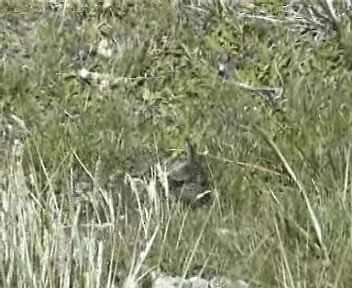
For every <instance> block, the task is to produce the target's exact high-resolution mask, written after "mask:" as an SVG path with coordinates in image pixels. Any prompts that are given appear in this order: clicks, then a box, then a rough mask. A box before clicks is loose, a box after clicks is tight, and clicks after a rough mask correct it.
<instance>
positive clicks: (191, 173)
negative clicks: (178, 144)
mask: <svg viewBox="0 0 352 288" xmlns="http://www.w3.org/2000/svg"><path fill="white" fill-rule="evenodd" d="M186 148H187V156H186V158H184V159H181V160H179V161H177V162H175V163H174V164H173V165H172V166H171V167H170V169H169V173H168V178H169V181H170V180H171V182H179V183H182V182H197V183H200V184H204V183H205V182H206V173H205V170H204V167H203V165H202V164H201V163H199V162H198V161H197V159H196V152H195V147H194V146H193V144H192V142H191V140H190V139H189V138H186Z"/></svg>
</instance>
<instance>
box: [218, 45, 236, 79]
mask: <svg viewBox="0 0 352 288" xmlns="http://www.w3.org/2000/svg"><path fill="white" fill-rule="evenodd" d="M215 66H216V70H217V74H218V76H220V77H221V78H223V79H224V80H227V79H229V78H230V77H231V76H232V74H233V72H234V71H235V70H236V68H237V63H236V61H235V59H234V55H232V54H231V53H228V52H222V53H219V54H218V55H217V56H216V58H215Z"/></svg>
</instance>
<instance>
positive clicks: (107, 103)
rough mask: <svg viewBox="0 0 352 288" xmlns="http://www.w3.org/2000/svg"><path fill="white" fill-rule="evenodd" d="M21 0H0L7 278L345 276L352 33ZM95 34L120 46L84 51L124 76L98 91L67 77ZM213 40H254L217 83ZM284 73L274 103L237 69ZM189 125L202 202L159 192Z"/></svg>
mask: <svg viewBox="0 0 352 288" xmlns="http://www.w3.org/2000/svg"><path fill="white" fill-rule="evenodd" d="M29 2H30V1H28V3H27V1H25V2H21V1H2V2H0V3H1V4H0V14H1V18H0V21H1V23H0V25H1V26H0V27H1V29H0V31H1V32H0V49H1V50H0V55H2V57H1V67H0V75H1V76H0V95H1V96H0V108H1V122H0V125H1V131H2V134H1V135H2V140H1V155H0V157H1V158H0V159H1V161H0V163H2V164H1V167H0V178H1V181H2V182H1V183H0V184H1V186H0V189H1V190H0V192H1V193H0V203H1V209H0V223H1V225H0V235H1V240H0V251H1V257H0V261H1V263H0V276H1V277H0V286H1V287H68V286H70V287H98V286H99V287H122V283H124V281H126V279H129V278H128V277H132V276H133V275H134V272H136V273H138V275H137V277H139V276H141V275H143V273H144V272H146V274H147V276H146V277H145V278H143V280H142V283H144V284H143V285H144V287H149V286H150V282H148V281H150V279H149V276H148V275H149V274H150V273H149V272H148V271H149V269H156V268H160V269H161V270H162V271H164V272H166V273H168V274H170V275H179V276H182V275H184V276H185V277H190V276H193V275H196V274H197V273H200V272H201V273H203V276H204V277H208V276H214V275H218V276H219V275H221V276H227V277H229V278H233V279H239V278H241V279H245V280H246V281H248V282H249V283H252V285H258V286H259V285H261V286H260V287H348V286H349V283H351V280H352V279H351V276H350V273H349V272H350V267H351V264H352V253H351V241H352V238H351V235H352V234H351V227H352V226H351V223H352V221H351V220H352V219H351V191H352V190H351V183H350V179H351V171H350V162H351V155H350V154H351V145H350V142H351V138H352V137H351V128H350V127H351V120H352V118H351V113H350V107H351V100H350V97H351V95H350V82H351V75H350V72H349V63H350V59H349V54H348V51H345V50H346V49H347V48H346V47H348V46H345V45H346V43H345V42H343V41H339V38H338V37H337V36H332V37H331V38H328V39H327V41H326V42H324V43H322V44H321V45H320V46H318V47H316V48H313V49H312V47H315V46H314V45H315V40H314V38H313V37H312V36H309V35H308V36H306V37H305V38H303V37H301V38H299V36H298V35H297V33H294V32H292V31H290V30H289V29H288V26H287V25H273V24H265V25H264V24H263V23H259V24H258V22H256V21H254V20H244V19H234V18H233V17H232V18H231V17H230V16H229V14H227V12H226V11H221V9H218V10H216V9H214V10H213V14H214V15H213V16H212V17H211V18H209V19H206V20H205V21H208V22H209V23H211V26H210V28H209V29H208V30H206V31H205V32H204V33H203V34H201V35H198V34H196V33H195V32H194V30H193V28H192V25H193V24H192V23H193V22H192V21H190V22H187V21H186V20H185V19H184V16H181V17H180V18H179V19H178V21H175V17H174V16H175V15H174V14H173V12H174V10H172V9H173V8H172V6H171V5H169V4H167V3H166V2H167V1H164V2H163V4H160V3H158V2H157V1H150V4H141V3H142V2H143V1H142V2H140V3H139V2H138V1H122V2H123V4H120V5H117V6H116V7H114V8H111V9H109V11H99V9H98V8H92V7H91V8H90V9H89V11H88V12H87V13H88V14H87V15H84V13H83V12H84V11H83V12H82V7H79V6H78V7H76V8H72V9H68V10H66V13H65V15H64V16H63V14H62V13H60V12H50V11H46V12H45V13H44V8H43V7H42V6H40V5H39V6H38V5H37V4H33V3H29ZM128 2H130V3H133V2H134V3H135V5H132V4H131V5H129V3H128ZM277 2H279V1H277ZM136 3H137V4H136ZM275 5H276V6H275ZM275 5H274V4H273V6H270V9H273V10H275V11H279V12H275V13H280V9H279V8H278V7H280V6H279V4H275ZM274 6H275V7H274ZM262 7H265V5H264V6H262ZM59 11H60V10H59ZM61 12H62V11H61ZM193 13H196V12H193ZM202 17H203V16H202ZM192 19H196V17H193V18H192ZM197 19H198V20H199V19H200V18H197ZM199 21H200V20H199ZM77 26H80V28H77ZM106 35H108V36H106ZM103 37H108V38H109V39H115V40H116V41H117V43H118V44H117V45H118V47H119V49H120V51H122V52H121V56H117V54H116V53H115V54H113V56H112V57H110V59H106V58H103V57H100V56H99V55H98V56H96V57H93V56H92V57H91V58H89V60H88V61H87V62H86V63H85V64H84V67H85V68H86V69H88V70H90V71H92V72H99V73H108V74H111V75H114V76H115V77H126V78H128V79H127V80H126V81H123V82H121V84H119V85H117V87H115V88H114V89H106V90H104V91H101V92H100V91H99V90H98V89H97V88H94V87H91V86H89V85H83V84H82V83H80V82H79V81H77V80H76V79H75V77H70V75H75V74H76V73H77V72H78V70H79V69H81V68H83V67H82V60H80V59H79V57H78V55H79V50H80V49H86V50H88V49H89V47H90V46H91V45H94V44H95V43H97V42H98V41H99V40H100V39H101V38H103ZM221 47H225V48H226V49H230V50H231V51H233V53H234V54H236V55H237V57H242V56H243V54H244V53H246V52H248V51H250V50H252V49H254V55H253V57H252V58H250V59H247V60H246V61H244V64H243V66H241V68H240V69H239V70H238V71H236V72H235V73H234V75H233V77H232V78H231V79H230V81H227V82H224V83H222V82H221V81H220V80H219V79H218V77H217V76H216V71H215V69H214V65H213V62H214V58H215V56H216V53H217V52H219V50H220V49H221ZM278 72H279V73H278ZM280 77H282V79H283V81H284V84H285V87H284V88H285V89H284V90H285V98H286V99H287V101H285V102H284V103H283V104H282V105H281V106H280V107H278V109H274V107H272V106H270V105H269V104H267V103H265V101H263V100H262V99H261V98H260V97H257V96H255V95H254V94H253V93H252V92H250V91H247V90H245V89H240V88H238V87H237V86H235V85H233V83H234V82H243V83H246V84H247V85H252V86H255V87H260V86H272V87H274V86H275V87H276V86H280V85H281V82H280ZM140 107H142V110H141V111H144V112H143V113H140V114H138V115H137V113H135V111H137V110H138V109H139V108H140ZM148 107H149V108H150V107H154V108H153V109H154V110H153V109H150V110H148ZM143 109H144V110H143ZM65 111H67V112H69V113H70V114H72V115H77V116H74V117H73V118H72V119H71V117H69V116H66V117H65V116H63V115H64V112H65ZM138 111H139V110H138ZM13 115H14V116H15V117H13ZM16 119H17V120H16ZM21 121H23V122H21ZM187 136H190V137H191V138H192V139H193V141H194V142H195V143H196V144H197V146H198V152H199V153H203V154H204V157H205V158H206V161H207V165H208V167H209V173H210V175H211V180H210V187H209V189H210V190H211V191H212V193H214V196H215V197H214V202H213V203H211V204H209V205H207V206H202V207H199V208H196V209H188V208H186V207H182V206H181V205H179V204H178V203H175V202H174V201H172V199H169V198H168V197H165V194H166V195H167V193H168V189H167V185H166V184H165V171H164V164H163V163H164V162H165V160H166V159H167V158H168V157H169V156H175V155H176V154H180V152H182V151H180V150H182V149H183V142H184V139H185V137H187ZM16 139H17V140H16ZM18 141H20V143H22V144H23V148H18V149H17V150H18V152H16V151H14V149H15V148H16V147H17V146H16V145H15V144H14V143H17V142H18ZM175 150H177V151H175ZM78 186H82V187H83V186H85V187H83V188H82V189H81V190H82V191H81V192H80V196H79V197H77V195H76V194H77V193H78V192H79V191H78V189H79V187H78ZM140 186H142V187H144V188H143V189H140ZM140 190H143V191H140ZM77 200H78V201H77ZM148 241H149V242H148ZM147 243H152V246H151V247H148V244H147ZM146 247H147V248H148V249H147V248H146ZM149 248H150V249H149ZM143 251H147V252H148V253H146V256H145V259H143V265H142V268H141V270H138V269H137V268H138V265H137V268H136V262H138V261H140V260H139V259H140V257H141V256H140V255H142V254H143V253H142V252H143ZM144 254H145V253H144ZM148 279H149V280H148ZM114 285H116V286H114Z"/></svg>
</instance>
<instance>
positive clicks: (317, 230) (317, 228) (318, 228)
mask: <svg viewBox="0 0 352 288" xmlns="http://www.w3.org/2000/svg"><path fill="white" fill-rule="evenodd" d="M254 127H255V129H256V130H257V131H258V132H259V133H260V134H261V135H262V136H263V138H264V139H265V140H266V141H267V142H268V144H269V145H270V146H271V147H272V148H273V150H274V151H275V153H276V155H277V156H278V157H279V158H280V160H281V162H282V163H283V164H284V166H285V169H286V171H287V173H288V174H289V176H290V177H291V178H292V180H293V181H294V182H295V183H296V185H297V187H298V189H299V191H300V193H301V194H302V196H303V198H304V201H305V203H306V205H307V209H308V213H309V216H310V220H311V222H312V224H313V227H314V232H315V234H316V236H317V238H318V241H319V245H320V247H321V248H322V249H323V252H324V257H325V260H326V261H327V263H329V262H330V257H329V254H328V251H327V248H326V246H325V244H324V241H323V236H322V231H321V226H320V224H319V221H318V218H317V217H316V215H315V212H314V210H313V207H312V205H311V203H310V200H309V198H308V195H307V192H306V190H305V188H304V186H303V184H302V182H301V181H300V180H299V179H298V178H297V176H296V174H295V172H294V171H293V169H292V168H291V166H290V165H289V164H288V162H287V161H286V158H285V157H284V155H283V154H282V153H281V151H280V149H279V147H277V145H276V144H275V143H274V141H273V140H272V139H271V138H270V137H269V136H268V134H267V133H266V132H265V131H264V130H263V129H262V128H260V127H258V126H254Z"/></svg>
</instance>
